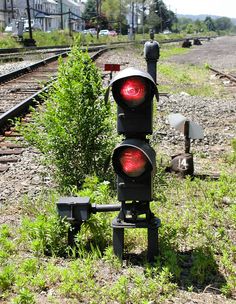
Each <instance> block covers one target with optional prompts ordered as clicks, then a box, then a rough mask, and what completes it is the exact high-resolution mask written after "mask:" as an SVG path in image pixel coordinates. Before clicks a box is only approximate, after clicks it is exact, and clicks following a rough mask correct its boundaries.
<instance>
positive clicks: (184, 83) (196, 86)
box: [158, 62, 221, 97]
mask: <svg viewBox="0 0 236 304" xmlns="http://www.w3.org/2000/svg"><path fill="white" fill-rule="evenodd" d="M158 72H159V73H160V74H161V81H160V90H161V91H167V92H170V93H180V92H186V93H188V94H189V95H192V96H203V97H214V96H217V94H219V91H220V90H221V89H219V88H218V89H216V88H214V86H212V85H211V84H210V83H209V78H210V73H209V71H208V70H207V69H205V67H201V66H195V65H187V64H182V65H180V64H175V63H167V62H166V63H163V62H160V63H159V64H158Z"/></svg>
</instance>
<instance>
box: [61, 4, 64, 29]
mask: <svg viewBox="0 0 236 304" xmlns="http://www.w3.org/2000/svg"><path fill="white" fill-rule="evenodd" d="M60 5H61V30H63V28H64V26H63V3H62V0H60Z"/></svg>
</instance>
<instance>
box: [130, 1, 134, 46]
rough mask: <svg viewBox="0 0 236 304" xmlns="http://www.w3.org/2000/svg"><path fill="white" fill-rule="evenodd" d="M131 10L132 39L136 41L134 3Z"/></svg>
mask: <svg viewBox="0 0 236 304" xmlns="http://www.w3.org/2000/svg"><path fill="white" fill-rule="evenodd" d="M131 10H132V30H131V31H132V35H131V37H132V39H133V40H134V2H132V7H131Z"/></svg>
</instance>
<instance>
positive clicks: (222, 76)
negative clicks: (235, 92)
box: [209, 67, 236, 84]
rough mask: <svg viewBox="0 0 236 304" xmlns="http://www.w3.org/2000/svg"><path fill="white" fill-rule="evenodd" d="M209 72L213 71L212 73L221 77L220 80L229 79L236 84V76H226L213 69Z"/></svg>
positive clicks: (210, 68)
mask: <svg viewBox="0 0 236 304" xmlns="http://www.w3.org/2000/svg"><path fill="white" fill-rule="evenodd" d="M209 70H211V71H212V72H214V73H215V74H216V76H219V77H220V78H227V79H229V80H230V82H232V83H233V84H234V83H236V75H232V74H230V73H229V74H226V73H224V72H222V71H219V70H216V69H215V68H213V67H209Z"/></svg>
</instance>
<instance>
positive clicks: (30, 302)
mask: <svg viewBox="0 0 236 304" xmlns="http://www.w3.org/2000/svg"><path fill="white" fill-rule="evenodd" d="M12 303H13V304H34V303H36V301H35V298H34V295H33V294H32V293H31V292H30V291H29V290H28V289H27V288H22V289H21V290H20V292H19V295H18V296H16V297H15V298H14V299H13V301H12Z"/></svg>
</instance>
